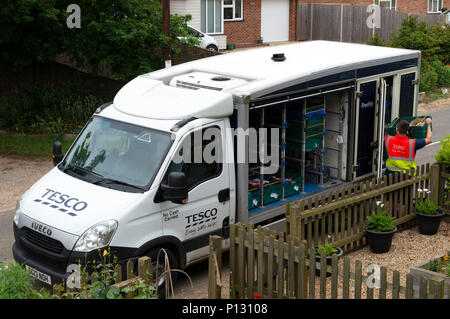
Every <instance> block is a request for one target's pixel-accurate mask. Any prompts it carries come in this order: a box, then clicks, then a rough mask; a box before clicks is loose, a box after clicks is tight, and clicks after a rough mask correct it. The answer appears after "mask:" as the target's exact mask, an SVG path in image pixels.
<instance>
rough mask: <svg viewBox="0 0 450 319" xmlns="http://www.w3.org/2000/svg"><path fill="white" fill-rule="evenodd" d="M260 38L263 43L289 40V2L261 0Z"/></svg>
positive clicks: (287, 0)
mask: <svg viewBox="0 0 450 319" xmlns="http://www.w3.org/2000/svg"><path fill="white" fill-rule="evenodd" d="M261 36H262V38H263V40H264V42H276V41H288V40H289V0H262V2H261Z"/></svg>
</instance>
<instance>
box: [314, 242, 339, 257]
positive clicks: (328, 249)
mask: <svg viewBox="0 0 450 319" xmlns="http://www.w3.org/2000/svg"><path fill="white" fill-rule="evenodd" d="M322 251H325V253H326V255H327V256H331V255H332V254H335V253H337V252H338V250H337V249H336V248H334V247H333V245H331V244H325V245H324V246H318V247H317V248H316V254H317V255H321V254H322Z"/></svg>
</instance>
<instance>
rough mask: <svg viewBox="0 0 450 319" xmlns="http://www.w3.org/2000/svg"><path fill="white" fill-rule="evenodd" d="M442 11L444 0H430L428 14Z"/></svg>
mask: <svg viewBox="0 0 450 319" xmlns="http://www.w3.org/2000/svg"><path fill="white" fill-rule="evenodd" d="M441 10H442V0H428V13H440V12H441Z"/></svg>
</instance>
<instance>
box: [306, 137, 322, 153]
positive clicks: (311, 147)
mask: <svg viewBox="0 0 450 319" xmlns="http://www.w3.org/2000/svg"><path fill="white" fill-rule="evenodd" d="M322 143H323V134H319V135H316V136H312V137H308V138H306V146H305V152H311V151H315V150H320V149H322Z"/></svg>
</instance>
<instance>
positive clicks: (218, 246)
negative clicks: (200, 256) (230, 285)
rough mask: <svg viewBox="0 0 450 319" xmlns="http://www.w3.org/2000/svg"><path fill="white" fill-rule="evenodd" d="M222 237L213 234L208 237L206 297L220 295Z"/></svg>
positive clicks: (216, 297)
mask: <svg viewBox="0 0 450 319" xmlns="http://www.w3.org/2000/svg"><path fill="white" fill-rule="evenodd" d="M221 274H222V238H221V237H219V236H217V235H214V236H210V237H209V265H208V298H209V299H221V297H222V280H221Z"/></svg>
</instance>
